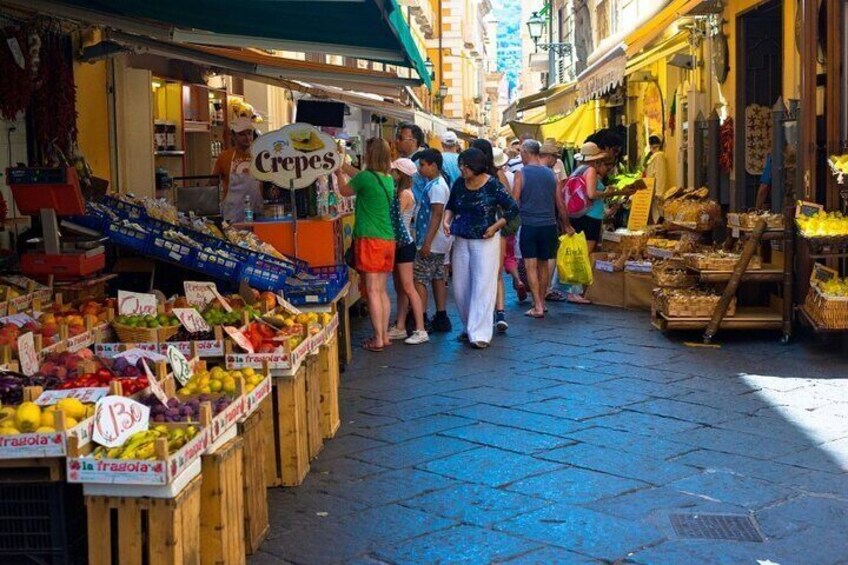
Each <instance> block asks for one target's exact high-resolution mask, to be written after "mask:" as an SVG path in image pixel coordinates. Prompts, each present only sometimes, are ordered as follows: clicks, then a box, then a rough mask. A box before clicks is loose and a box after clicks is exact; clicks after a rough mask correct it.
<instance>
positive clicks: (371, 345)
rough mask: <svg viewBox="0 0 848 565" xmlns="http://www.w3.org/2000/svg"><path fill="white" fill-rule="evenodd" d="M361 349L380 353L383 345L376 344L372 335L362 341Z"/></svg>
mask: <svg viewBox="0 0 848 565" xmlns="http://www.w3.org/2000/svg"><path fill="white" fill-rule="evenodd" d="M362 349H364V350H365V351H371V352H372V353H380V352H381V351H383V347H381V346H379V345H377V344H376V343H375V340H374V338H373V337H372V338H369V339H366V340H365V341H364V342H363V343H362Z"/></svg>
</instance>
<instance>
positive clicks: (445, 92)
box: [439, 83, 448, 100]
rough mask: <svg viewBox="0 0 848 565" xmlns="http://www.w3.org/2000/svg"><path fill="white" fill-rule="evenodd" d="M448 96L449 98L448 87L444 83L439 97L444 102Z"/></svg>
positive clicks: (440, 88)
mask: <svg viewBox="0 0 848 565" xmlns="http://www.w3.org/2000/svg"><path fill="white" fill-rule="evenodd" d="M447 96H448V85H446V84H445V83H442V85H441V86H440V87H439V97H440V98H441V99H442V100H444V99H445V98H447Z"/></svg>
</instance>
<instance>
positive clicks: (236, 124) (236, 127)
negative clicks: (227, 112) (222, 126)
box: [230, 117, 256, 133]
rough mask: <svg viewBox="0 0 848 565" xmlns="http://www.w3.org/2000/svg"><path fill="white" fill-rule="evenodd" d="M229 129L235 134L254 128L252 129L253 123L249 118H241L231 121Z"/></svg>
mask: <svg viewBox="0 0 848 565" xmlns="http://www.w3.org/2000/svg"><path fill="white" fill-rule="evenodd" d="M230 129H231V130H233V131H234V132H236V133H241V132H243V131H247V130H249V129H256V128H255V127H253V121H252V120H251V119H250V118H245V117H241V118H236V119H235V120H233V122H232V123H231V124H230Z"/></svg>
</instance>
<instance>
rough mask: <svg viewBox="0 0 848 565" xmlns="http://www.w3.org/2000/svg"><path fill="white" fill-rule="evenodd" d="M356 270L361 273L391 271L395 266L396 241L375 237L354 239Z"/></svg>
mask: <svg viewBox="0 0 848 565" xmlns="http://www.w3.org/2000/svg"><path fill="white" fill-rule="evenodd" d="M353 245H354V249H353V253H354V256H355V257H356V270H357V271H359V272H360V273H391V272H392V271H393V270H394V268H395V242H394V241H389V240H387V239H377V238H373V237H362V238H357V239H355V240H354V241H353Z"/></svg>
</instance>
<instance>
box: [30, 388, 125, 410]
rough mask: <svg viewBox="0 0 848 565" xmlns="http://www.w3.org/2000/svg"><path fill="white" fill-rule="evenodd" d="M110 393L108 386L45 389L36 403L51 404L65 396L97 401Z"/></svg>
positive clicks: (41, 404)
mask: <svg viewBox="0 0 848 565" xmlns="http://www.w3.org/2000/svg"><path fill="white" fill-rule="evenodd" d="M108 393H109V389H108V388H106V387H85V388H69V389H65V390H45V391H44V392H42V393H41V394H39V395H38V398H36V399H35V403H36V404H38V405H39V406H51V405H53V404H56V403H57V402H59V401H60V400H62V399H63V398H76V399H77V400H79V401H80V402H83V403H88V402H97V401H98V400H100V399H101V398H103V397H104V396H106V395H107V394H108Z"/></svg>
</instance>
